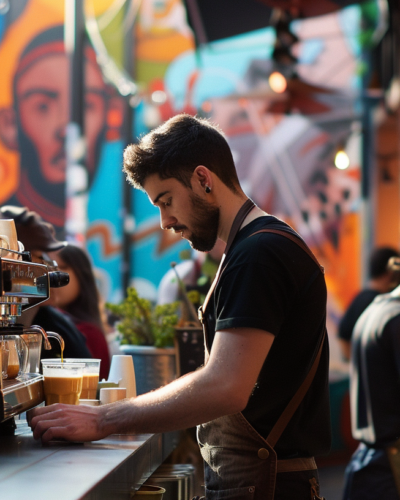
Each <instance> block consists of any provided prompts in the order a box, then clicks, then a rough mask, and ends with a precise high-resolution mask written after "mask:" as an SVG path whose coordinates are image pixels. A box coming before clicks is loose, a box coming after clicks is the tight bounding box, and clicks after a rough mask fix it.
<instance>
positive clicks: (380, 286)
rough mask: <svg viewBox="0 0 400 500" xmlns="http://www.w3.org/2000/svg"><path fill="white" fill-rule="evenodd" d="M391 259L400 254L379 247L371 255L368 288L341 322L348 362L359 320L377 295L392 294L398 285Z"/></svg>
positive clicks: (342, 341) (354, 300)
mask: <svg viewBox="0 0 400 500" xmlns="http://www.w3.org/2000/svg"><path fill="white" fill-rule="evenodd" d="M391 257H399V252H398V251H397V250H395V249H394V248H391V247H378V248H376V249H375V250H374V251H373V252H372V253H371V256H370V259H369V269H368V273H369V281H368V283H367V286H366V287H365V288H364V289H363V290H361V291H360V292H359V293H358V294H357V295H356V296H355V297H354V299H353V300H352V302H351V303H350V305H349V307H348V308H347V310H346V312H345V313H344V315H343V317H342V319H341V320H340V323H339V330H338V339H339V345H340V348H341V351H342V355H343V358H344V359H345V360H346V361H349V360H350V354H351V353H350V350H351V336H352V333H353V329H354V326H355V324H356V322H357V320H358V318H359V317H360V316H361V314H362V313H363V311H364V310H365V309H366V308H367V307H368V306H369V304H371V302H372V301H373V300H374V298H375V297H376V296H377V295H379V294H380V293H387V292H390V291H391V290H393V288H395V286H396V285H397V284H398V283H397V282H396V281H395V280H394V276H393V271H392V269H390V268H389V267H388V262H389V259H390V258H391Z"/></svg>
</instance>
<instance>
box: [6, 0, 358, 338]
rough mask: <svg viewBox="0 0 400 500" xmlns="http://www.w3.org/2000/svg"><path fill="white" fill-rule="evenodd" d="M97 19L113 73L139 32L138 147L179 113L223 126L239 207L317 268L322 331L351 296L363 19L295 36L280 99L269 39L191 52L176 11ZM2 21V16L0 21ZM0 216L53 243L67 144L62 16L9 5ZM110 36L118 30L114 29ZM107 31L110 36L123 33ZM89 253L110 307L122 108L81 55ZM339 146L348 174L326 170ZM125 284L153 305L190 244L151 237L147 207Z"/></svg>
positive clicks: (322, 24) (103, 13)
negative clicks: (38, 222)
mask: <svg viewBox="0 0 400 500" xmlns="http://www.w3.org/2000/svg"><path fill="white" fill-rule="evenodd" d="M87 3H88V4H90V5H91V6H92V7H93V6H95V7H96V9H97V10H96V12H95V13H96V16H97V22H98V25H99V29H100V31H101V33H102V35H103V36H104V40H105V41H107V40H106V34H107V37H108V42H107V43H106V45H107V46H108V50H109V56H110V57H112V58H114V60H115V61H116V62H117V63H118V64H121V60H122V55H121V54H122V49H121V43H120V41H116V35H117V34H118V33H119V31H121V32H122V31H123V30H125V29H128V28H129V23H128V22H131V23H133V25H134V26H135V28H134V29H135V41H134V51H133V59H134V79H135V82H136V83H137V85H138V87H139V89H140V93H139V94H140V98H138V99H137V100H136V101H135V102H133V103H132V104H133V105H134V106H135V107H134V135H135V136H139V135H140V134H142V133H145V132H147V131H148V130H150V129H151V128H152V127H154V126H157V125H158V124H159V123H162V122H163V121H164V120H166V119H168V118H169V117H171V116H173V115H174V114H176V113H179V112H182V111H184V112H187V113H191V114H200V115H202V116H209V117H210V118H211V119H212V120H213V121H215V122H217V123H219V125H220V126H221V128H222V129H223V130H224V132H225V134H226V136H227V139H228V142H229V143H230V145H231V147H232V150H233V152H234V157H235V160H236V163H237V166H238V171H239V176H240V179H241V182H242V183H243V186H244V188H245V190H246V192H247V194H248V195H249V196H251V197H252V198H253V199H254V200H255V201H256V202H257V203H258V204H259V205H260V206H261V207H262V208H263V209H265V210H267V211H268V212H271V213H273V214H275V215H277V216H278V217H281V218H283V219H285V220H286V221H288V222H289V223H290V224H292V225H293V226H295V227H296V229H297V230H299V231H300V233H301V234H302V236H303V237H304V238H305V239H306V241H307V243H308V244H309V245H310V246H311V247H312V249H313V250H314V251H315V253H316V254H317V255H318V257H319V258H320V259H321V261H322V262H323V264H324V266H325V268H326V277H327V283H328V287H329V301H330V321H331V323H332V327H331V329H330V330H331V331H334V330H335V321H337V318H338V317H339V316H340V314H341V313H342V311H343V309H344V307H345V306H346V304H347V303H348V301H349V300H350V298H351V296H352V295H353V294H354V293H355V291H356V290H357V288H358V287H359V281H360V272H359V268H358V265H357V264H356V265H355V263H358V261H359V259H358V257H359V255H358V254H359V245H360V241H359V238H360V236H359V220H358V217H359V215H358V213H359V178H360V166H359V162H360V158H359V136H360V134H359V130H358V128H357V127H358V120H359V117H358V115H357V112H356V110H357V100H356V96H357V90H358V86H359V79H358V76H357V68H358V64H359V59H360V47H359V43H358V34H359V26H360V7H359V6H352V7H348V8H346V9H343V10H342V11H339V12H334V13H331V14H327V15H324V16H320V17H316V18H310V19H302V20H299V21H296V22H293V23H292V28H293V31H294V32H295V33H296V35H297V37H298V39H299V43H296V44H295V45H294V47H293V50H294V54H295V56H296V57H297V60H298V62H297V64H296V74H297V77H296V79H292V80H290V81H288V88H287V91H286V92H284V93H283V94H282V95H281V96H280V97H278V96H277V95H276V93H275V94H274V93H273V92H271V89H270V88H269V87H268V86H267V85H266V82H267V80H268V78H269V76H270V74H271V72H272V71H273V70H274V64H273V60H272V49H273V45H274V41H275V32H274V30H273V28H271V27H266V28H264V29H261V30H257V31H254V32H251V33H247V34H243V35H240V36H236V37H233V38H230V39H225V40H220V41H216V42H212V43H210V44H207V45H204V46H201V47H200V48H196V47H195V43H194V37H193V34H192V32H191V30H190V28H189V27H188V23H187V19H186V12H185V9H184V7H183V3H182V1H181V0H161V1H160V0H142V2H140V3H136V2H133V3H132V5H134V6H136V7H137V6H139V9H138V10H136V11H134V12H133V14H132V15H133V17H130V16H129V15H128V16H125V17H124V12H123V11H121V5H122V3H119V4H118V5H119V6H120V7H119V9H120V10H118V9H116V3H115V2H113V1H112V0H101V1H90V2H89V1H88V2H87ZM10 13H11V14H12V15H10ZM0 20H1V22H0V37H1V38H0V62H1V67H2V78H1V79H0V179H1V182H0V203H2V204H4V203H8V202H13V203H18V204H23V205H27V206H29V207H30V208H32V209H34V210H37V211H38V212H39V213H41V215H42V216H43V217H44V218H45V219H46V220H49V221H50V222H52V223H54V224H55V225H56V226H57V227H58V228H60V230H61V229H62V227H63V220H64V217H65V212H64V209H65V195H64V192H65V185H64V184H65V150H64V134H65V123H66V118H67V109H68V96H67V94H68V85H67V83H68V77H67V74H68V70H67V60H66V57H65V53H64V51H63V47H62V25H63V20H64V2H62V1H60V2H53V1H51V0H14V2H13V3H12V8H11V10H10V12H9V13H8V14H7V15H0ZM113 23H114V24H113ZM115 23H117V24H118V23H119V27H120V28H121V29H120V30H119V29H118V26H117V27H116V26H115ZM85 61H86V62H85V68H86V70H85V71H86V95H85V99H86V108H85V117H86V123H87V127H86V134H87V147H88V156H87V168H88V172H89V175H90V181H91V182H90V190H89V202H88V218H89V227H88V232H87V243H86V244H87V248H88V250H89V252H90V254H91V256H92V258H93V261H94V264H95V266H96V268H97V269H98V273H99V276H100V282H101V284H102V291H103V295H104V296H105V298H106V299H107V300H118V299H119V298H120V297H121V296H122V294H123V290H121V265H122V264H121V262H122V259H121V252H122V224H123V206H122V203H123V202H122V196H123V195H122V193H123V183H124V182H125V181H124V178H123V176H122V173H121V163H122V151H123V148H124V144H123V142H122V138H121V125H122V116H123V115H122V104H123V101H122V98H121V97H120V96H118V93H117V91H116V90H115V88H114V86H113V85H110V83H109V82H108V83H107V80H106V79H105V78H104V77H103V76H102V68H101V67H100V66H99V65H98V64H97V60H96V47H94V48H93V47H91V46H90V45H88V46H87V47H86V49H85ZM340 145H342V146H343V147H346V151H347V153H348V155H349V157H350V166H349V168H348V169H347V170H338V169H337V168H336V167H335V166H334V162H333V159H334V155H335V152H336V150H337V148H338V147H339V146H340ZM132 213H133V220H132V221H131V222H132V227H131V230H132V233H131V242H132V247H131V258H132V262H131V263H132V273H131V274H132V283H133V284H135V285H136V286H138V287H139V288H140V289H141V290H142V291H143V293H144V294H145V295H147V296H148V297H150V298H155V296H156V289H157V286H158V283H159V282H160V280H161V278H162V276H163V274H164V273H165V272H166V271H167V270H168V269H169V267H170V263H171V261H177V260H178V259H179V254H180V252H181V251H182V250H187V249H189V246H188V244H187V242H185V241H182V240H180V239H178V238H177V236H175V235H170V234H169V233H165V232H163V231H161V230H160V227H159V216H158V212H157V210H156V209H155V208H154V207H152V206H151V205H150V204H149V202H148V200H147V197H146V196H145V194H144V193H141V192H137V191H135V192H134V193H133V200H132Z"/></svg>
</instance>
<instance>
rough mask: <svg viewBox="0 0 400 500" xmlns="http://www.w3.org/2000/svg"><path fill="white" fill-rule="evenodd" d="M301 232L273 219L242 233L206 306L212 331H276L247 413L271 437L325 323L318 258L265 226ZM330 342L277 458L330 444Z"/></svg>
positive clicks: (320, 449) (278, 447)
mask: <svg viewBox="0 0 400 500" xmlns="http://www.w3.org/2000/svg"><path fill="white" fill-rule="evenodd" d="M267 228H269V229H282V230H287V231H291V232H292V234H295V235H296V233H295V232H294V231H293V230H292V229H291V228H290V227H289V226H288V225H287V224H285V223H284V222H282V221H281V220H279V219H277V218H276V217H273V216H265V217H260V218H258V219H255V220H254V221H252V222H251V223H250V224H248V225H247V226H245V227H244V228H243V229H242V230H241V231H240V232H239V233H238V234H237V235H236V238H235V240H234V242H233V245H232V247H231V249H230V251H229V253H228V255H227V257H226V262H227V264H226V267H225V269H224V271H223V273H222V275H221V278H220V281H219V283H218V285H217V287H216V289H215V290H214V293H213V297H212V299H211V300H210V302H209V306H208V307H207V309H206V313H205V320H206V321H207V326H208V331H209V332H212V334H211V338H210V344H211V343H212V340H213V338H214V332H216V331H220V330H229V329H232V328H239V327H243V328H259V329H262V330H266V331H268V332H270V333H272V334H273V335H274V336H275V340H274V343H273V345H272V347H271V350H270V353H269V355H268V357H267V359H266V361H265V363H264V365H263V367H262V369H261V372H260V375H259V378H258V381H257V384H256V386H255V387H254V390H253V393H252V395H251V397H250V399H249V402H248V404H247V406H246V408H245V409H244V411H243V415H244V416H245V417H246V419H247V420H248V421H249V422H250V423H251V425H252V426H253V427H254V428H255V429H256V430H257V431H258V432H259V433H260V434H261V435H262V436H263V437H264V438H266V437H267V436H268V434H269V432H270V431H271V429H272V427H273V426H274V424H275V423H276V421H277V419H278V418H279V416H280V415H281V413H282V412H283V410H284V409H285V407H286V406H287V404H288V403H289V401H290V400H291V398H292V397H293V395H294V394H295V392H296V390H297V389H298V387H299V386H300V384H301V382H302V381H303V379H304V378H305V376H306V374H307V373H308V371H309V369H310V367H311V364H312V361H313V359H314V358H313V357H314V355H315V353H316V351H317V349H318V346H319V342H318V341H319V339H320V338H321V337H322V335H323V332H324V330H325V324H326V297H327V294H326V286H325V280H324V277H323V274H322V273H321V271H320V269H319V267H318V266H317V265H316V263H315V262H314V261H313V260H312V259H311V257H309V256H308V255H307V254H306V253H305V251H304V250H303V249H301V248H300V247H299V246H298V245H297V244H296V243H294V242H293V241H291V240H289V239H288V238H285V237H283V236H281V235H276V234H272V233H261V234H258V235H255V236H252V237H251V238H249V236H250V235H252V234H253V233H255V232H256V231H258V230H260V229H267ZM328 371H329V347H328V340H327V338H326V340H325V344H324V347H323V351H322V356H321V360H320V363H319V366H318V370H317V373H316V375H315V378H314V381H313V383H312V385H311V387H310V389H309V391H308V393H307V394H306V396H305V398H304V400H303V401H302V403H301V405H300V407H299V408H298V409H297V411H296V413H295V414H294V416H293V417H292V419H291V421H290V422H289V424H288V426H287V427H286V429H285V431H284V432H283V434H282V436H281V438H280V439H279V441H278V443H277V445H276V446H275V449H276V451H277V453H278V457H280V458H288V457H292V456H293V457H295V456H302V457H305V456H312V455H320V454H324V453H327V452H328V451H329V448H330V442H331V436H330V410H329V390H328V387H329V385H328Z"/></svg>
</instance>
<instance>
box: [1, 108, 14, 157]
mask: <svg viewBox="0 0 400 500" xmlns="http://www.w3.org/2000/svg"><path fill="white" fill-rule="evenodd" d="M0 140H1V142H2V143H3V144H4V145H5V147H6V148H8V149H11V150H13V151H16V150H18V131H17V121H16V116H15V111H14V109H13V108H11V107H10V108H1V109H0Z"/></svg>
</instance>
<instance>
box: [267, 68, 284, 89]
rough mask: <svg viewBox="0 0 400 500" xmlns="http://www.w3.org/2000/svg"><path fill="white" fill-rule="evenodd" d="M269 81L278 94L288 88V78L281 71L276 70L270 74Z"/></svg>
mask: <svg viewBox="0 0 400 500" xmlns="http://www.w3.org/2000/svg"><path fill="white" fill-rule="evenodd" d="M268 83H269V86H270V87H271V89H272V90H273V91H274V92H276V93H277V94H282V93H283V92H285V90H286V88H287V81H286V78H285V77H284V76H283V75H282V73H279V71H274V72H273V73H271V74H270V75H269V78H268Z"/></svg>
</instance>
